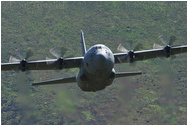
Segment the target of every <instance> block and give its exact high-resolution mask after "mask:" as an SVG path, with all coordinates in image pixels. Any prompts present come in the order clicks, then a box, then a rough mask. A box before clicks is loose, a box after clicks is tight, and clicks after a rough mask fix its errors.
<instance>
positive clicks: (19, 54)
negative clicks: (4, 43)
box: [16, 49, 24, 59]
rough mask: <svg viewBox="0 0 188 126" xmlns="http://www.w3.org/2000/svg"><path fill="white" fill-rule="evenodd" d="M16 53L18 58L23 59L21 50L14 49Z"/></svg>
mask: <svg viewBox="0 0 188 126" xmlns="http://www.w3.org/2000/svg"><path fill="white" fill-rule="evenodd" d="M16 54H17V55H18V56H19V57H20V59H24V58H23V55H22V54H21V52H20V51H19V50H18V49H17V50H16Z"/></svg>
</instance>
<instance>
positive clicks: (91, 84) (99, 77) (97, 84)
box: [1, 30, 187, 92]
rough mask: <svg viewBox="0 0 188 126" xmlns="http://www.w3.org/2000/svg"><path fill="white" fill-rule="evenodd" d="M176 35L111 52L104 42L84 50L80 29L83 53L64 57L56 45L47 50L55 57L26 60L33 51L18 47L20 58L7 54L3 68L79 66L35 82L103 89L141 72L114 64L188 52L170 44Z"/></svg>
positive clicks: (23, 68)
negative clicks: (74, 73) (145, 45)
mask: <svg viewBox="0 0 188 126" xmlns="http://www.w3.org/2000/svg"><path fill="white" fill-rule="evenodd" d="M175 39H176V37H175V36H172V37H171V39H170V41H169V44H167V43H166V42H164V41H162V42H163V43H164V44H165V46H164V47H162V46H160V45H158V44H154V49H151V50H144V51H135V50H130V51H128V50H127V49H125V48H124V47H123V46H122V45H119V46H118V48H117V49H118V50H119V51H121V52H122V53H115V54H114V53H112V51H111V50H110V49H109V48H108V47H107V46H105V45H102V44H97V45H94V46H92V47H91V48H90V49H89V50H86V46H85V39H84V33H83V31H82V30H81V43H82V55H83V56H82V57H73V58H63V56H60V55H59V54H58V53H57V52H56V50H55V48H53V49H51V50H50V52H51V53H52V54H53V55H54V56H55V57H57V59H48V58H47V59H46V60H38V61H27V60H28V58H29V57H30V56H32V52H31V51H28V52H27V53H26V57H25V58H23V56H22V55H21V54H20V52H19V51H17V54H18V56H19V57H20V58H21V61H20V60H18V59H16V58H14V57H12V56H11V57H10V60H9V63H2V64H1V70H2V71H9V70H14V71H22V72H24V71H28V70H54V68H55V69H58V70H61V69H66V68H80V71H79V73H78V74H77V76H74V77H68V78H60V79H54V80H47V81H42V82H38V83H33V84H32V85H33V86H36V85H49V84H62V83H73V82H77V84H78V86H79V87H80V88H81V89H82V90H83V91H93V92H95V91H98V90H103V89H104V88H105V87H106V86H109V85H110V84H112V82H113V80H114V79H115V78H119V77H126V76H134V75H140V74H142V73H141V72H116V71H115V69H114V64H116V63H126V62H130V63H132V62H135V61H141V60H146V59H152V58H157V57H170V56H171V55H175V54H178V53H185V52H187V45H184V46H175V47H172V46H171V45H172V43H173V42H174V41H175ZM61 53H62V55H63V54H64V53H65V49H62V50H61Z"/></svg>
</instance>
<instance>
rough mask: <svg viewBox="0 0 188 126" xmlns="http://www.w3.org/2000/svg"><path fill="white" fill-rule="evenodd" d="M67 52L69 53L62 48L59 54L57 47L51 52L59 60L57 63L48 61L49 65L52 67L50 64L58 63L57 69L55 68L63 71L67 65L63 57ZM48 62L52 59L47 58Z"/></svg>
mask: <svg viewBox="0 0 188 126" xmlns="http://www.w3.org/2000/svg"><path fill="white" fill-rule="evenodd" d="M66 52H67V49H66V48H64V47H62V48H61V49H60V51H59V52H58V51H57V48H56V47H54V48H52V49H51V50H50V53H51V54H52V55H53V56H54V57H56V58H57V60H56V61H47V64H48V65H50V64H54V63H56V68H55V69H56V70H61V69H63V65H64V64H65V63H64V58H63V56H64V54H65V53H66ZM46 60H50V58H48V57H46Z"/></svg>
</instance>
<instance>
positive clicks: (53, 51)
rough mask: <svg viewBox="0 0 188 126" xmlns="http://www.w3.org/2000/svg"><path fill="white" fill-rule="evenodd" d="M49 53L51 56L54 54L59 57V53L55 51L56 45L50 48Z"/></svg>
mask: <svg viewBox="0 0 188 126" xmlns="http://www.w3.org/2000/svg"><path fill="white" fill-rule="evenodd" d="M50 53H51V54H52V55H53V56H55V57H56V58H59V57H60V55H59V54H58V53H57V51H56V47H54V48H52V49H51V50H50Z"/></svg>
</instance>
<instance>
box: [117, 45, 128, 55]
mask: <svg viewBox="0 0 188 126" xmlns="http://www.w3.org/2000/svg"><path fill="white" fill-rule="evenodd" d="M117 50H118V51H120V52H123V53H126V52H128V50H127V49H126V48H125V47H123V46H122V45H121V44H119V46H118V47H117Z"/></svg>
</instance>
